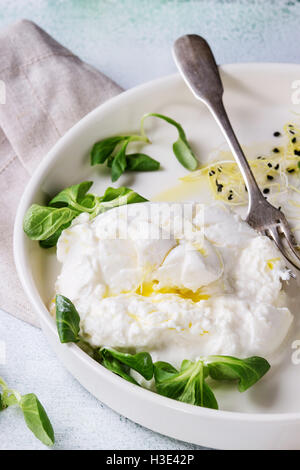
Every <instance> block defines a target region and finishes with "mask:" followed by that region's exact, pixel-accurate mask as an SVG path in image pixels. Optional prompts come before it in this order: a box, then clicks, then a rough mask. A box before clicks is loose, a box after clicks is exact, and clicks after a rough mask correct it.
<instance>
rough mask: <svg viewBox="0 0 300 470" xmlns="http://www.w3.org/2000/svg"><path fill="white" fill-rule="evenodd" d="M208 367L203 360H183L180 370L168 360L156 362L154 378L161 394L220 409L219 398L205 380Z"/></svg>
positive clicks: (192, 403)
mask: <svg viewBox="0 0 300 470" xmlns="http://www.w3.org/2000/svg"><path fill="white" fill-rule="evenodd" d="M207 373H208V371H207V368H206V367H205V366H204V364H203V362H202V361H197V362H191V361H187V360H185V361H183V362H182V364H181V368H180V370H179V371H177V370H176V369H175V367H173V366H171V364H168V363H166V362H155V363H154V378H155V385H156V390H157V392H158V393H159V394H161V395H164V396H165V397H168V398H173V399H174V400H179V401H182V402H185V403H189V404H191V405H197V406H204V407H206V408H213V409H218V403H217V400H216V398H215V396H214V394H213V392H212V390H211V388H210V387H209V386H208V385H207V383H206V382H205V378H206V376H207Z"/></svg>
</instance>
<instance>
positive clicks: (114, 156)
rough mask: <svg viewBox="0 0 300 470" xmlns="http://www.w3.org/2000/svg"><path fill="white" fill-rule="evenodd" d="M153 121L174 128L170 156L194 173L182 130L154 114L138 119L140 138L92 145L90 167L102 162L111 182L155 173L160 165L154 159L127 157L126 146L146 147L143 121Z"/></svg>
mask: <svg viewBox="0 0 300 470" xmlns="http://www.w3.org/2000/svg"><path fill="white" fill-rule="evenodd" d="M151 116H152V117H156V118H159V119H162V120H164V121H166V122H167V123H169V124H171V125H172V126H174V127H176V129H177V131H178V139H177V140H176V142H174V144H173V152H174V155H175V156H176V158H177V159H178V161H179V162H180V163H181V164H182V165H183V166H184V167H185V168H187V169H188V170H191V171H193V170H196V168H197V166H198V161H197V159H196V157H195V155H194V153H193V151H192V149H191V146H190V144H189V142H188V140H187V138H186V134H185V132H184V130H183V127H182V126H181V125H180V124H179V123H178V122H176V121H174V119H172V118H170V117H168V116H164V115H163V114H158V113H148V114H145V115H144V116H143V117H142V119H141V135H123V136H122V135H117V136H114V137H107V138H106V139H103V140H100V141H99V142H96V143H95V144H94V146H93V148H92V150H91V165H92V166H93V165H98V164H103V163H105V162H106V164H107V166H108V168H111V179H112V181H117V180H118V179H119V178H120V176H121V175H122V174H123V173H124V171H157V170H159V168H160V163H159V162H158V161H157V160H155V159H154V158H152V157H150V156H149V155H146V154H144V153H140V152H138V153H127V147H128V144H129V143H130V142H137V141H141V142H145V143H150V140H149V139H148V137H147V136H146V134H145V131H144V121H145V119H146V118H148V117H151Z"/></svg>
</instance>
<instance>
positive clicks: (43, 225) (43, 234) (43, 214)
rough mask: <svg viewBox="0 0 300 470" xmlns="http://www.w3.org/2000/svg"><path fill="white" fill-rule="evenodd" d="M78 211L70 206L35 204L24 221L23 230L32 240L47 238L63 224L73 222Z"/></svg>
mask: <svg viewBox="0 0 300 470" xmlns="http://www.w3.org/2000/svg"><path fill="white" fill-rule="evenodd" d="M77 215H78V212H77V211H75V210H73V209H70V208H69V207H61V208H56V207H48V206H40V205H38V204H33V205H32V206H30V207H29V209H28V211H27V212H26V214H25V217H24V221H23V230H24V232H25V233H26V235H27V236H28V237H29V238H30V239H31V240H46V239H48V238H50V237H52V236H53V235H54V234H55V233H56V232H57V231H58V230H59V229H60V228H61V227H62V226H64V225H66V224H68V223H71V221H72V220H73V219H74V218H75V217H77Z"/></svg>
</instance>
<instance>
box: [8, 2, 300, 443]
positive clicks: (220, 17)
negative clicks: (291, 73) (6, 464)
mask: <svg viewBox="0 0 300 470" xmlns="http://www.w3.org/2000/svg"><path fill="white" fill-rule="evenodd" d="M20 18H27V19H31V20H33V21H35V22H37V23H38V24H39V25H40V26H42V27H43V28H44V29H46V31H48V32H49V33H50V34H51V35H53V36H54V37H55V38H56V39H57V40H58V41H60V42H61V43H63V45H64V46H66V47H68V48H69V49H71V50H72V51H73V52H74V53H76V54H78V55H79V56H80V57H81V58H83V59H84V60H86V61H87V62H89V63H90V64H92V65H94V66H96V67H98V68H99V69H100V70H102V71H103V72H104V73H106V74H107V75H108V76H110V77H112V78H113V79H114V80H115V81H116V82H117V83H119V84H120V85H121V86H123V87H124V88H130V87H133V86H135V85H137V84H139V83H142V82H145V81H148V80H151V79H153V78H156V77H160V76H162V75H165V74H169V73H172V72H174V71H175V67H174V64H173V62H172V58H171V54H170V48H171V46H172V43H173V41H174V40H175V39H176V37H178V36H179V35H181V34H184V33H198V34H201V35H203V36H204V37H206V39H208V40H209V42H210V44H211V45H212V47H213V50H214V52H215V54H216V57H217V61H218V62H219V63H231V62H253V61H254V62H255V61H265V62H268V61H269V62H274V61H275V62H300V49H299V44H300V28H299V24H300V1H299V0H294V1H287V0H264V1H262V0H256V1H255V0H232V1H230V0H215V1H212V0H210V1H202V0H198V1H197V0H68V1H60V0H51V1H50V0H11V1H10V2H7V1H5V0H0V28H3V27H5V26H6V25H9V24H11V23H13V22H14V21H16V20H18V19H20ZM1 340H2V341H5V345H6V364H4V365H0V375H3V376H5V378H6V379H7V381H8V382H9V383H10V384H11V386H14V387H15V388H17V389H19V390H20V391H21V392H22V393H27V392H35V393H36V394H37V395H38V396H39V397H40V399H41V401H42V402H43V404H44V405H45V407H46V408H47V411H48V413H49V415H50V417H51V420H52V423H53V426H54V428H55V431H56V440H57V443H56V446H55V448H57V449H181V450H182V449H195V448H197V447H196V446H193V445H190V444H185V443H182V442H178V441H175V440H173V439H169V438H167V437H163V436H160V435H158V434H156V433H153V432H151V431H149V430H147V429H144V428H142V427H141V426H138V425H136V424H134V423H132V422H130V421H128V420H127V419H126V418H123V417H121V416H119V415H118V414H116V413H114V412H113V411H111V410H110V409H108V408H107V407H106V406H104V405H102V404H101V403H99V402H98V401H97V400H96V399H94V398H93V397H92V396H91V395H90V394H89V393H88V392H86V391H85V390H84V389H83V388H82V387H81V386H80V385H79V384H78V383H77V382H76V381H75V379H73V378H72V377H71V376H70V375H69V374H68V373H67V372H66V371H65V370H64V368H63V367H62V366H61V365H60V363H59V362H58V360H57V359H56V357H55V356H54V354H53V353H52V351H51V350H50V348H49V346H48V344H47V343H46V340H45V339H44V337H43V334H42V333H41V331H39V330H37V329H35V328H33V327H31V326H29V325H26V324H24V323H22V322H20V321H19V320H16V319H14V318H13V317H11V316H10V315H7V314H5V313H4V312H1V310H0V341H1ZM0 421H1V422H0V429H1V433H0V435H1V438H0V449H43V448H45V447H44V446H43V445H42V444H40V443H39V442H38V441H37V440H36V439H35V438H34V437H33V436H32V435H31V433H30V432H29V431H28V430H27V428H26V427H25V425H24V423H23V422H22V417H21V415H20V413H19V412H18V410H15V409H9V410H6V411H5V413H1V415H0Z"/></svg>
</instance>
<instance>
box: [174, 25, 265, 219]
mask: <svg viewBox="0 0 300 470" xmlns="http://www.w3.org/2000/svg"><path fill="white" fill-rule="evenodd" d="M173 54H174V59H175V62H176V65H177V67H178V69H179V71H180V73H181V75H182V76H183V78H184V80H185V82H186V83H187V85H188V86H189V88H190V89H191V91H192V92H193V94H194V95H195V97H196V98H197V99H199V100H201V101H202V102H203V103H204V104H206V106H207V107H208V109H209V110H210V112H211V113H212V115H213V116H214V118H215V120H216V122H217V123H218V125H219V126H220V128H221V130H222V132H223V134H224V136H225V139H226V141H227V143H228V145H229V147H230V149H231V151H232V153H233V156H234V158H235V160H236V162H237V164H238V166H239V169H240V171H241V173H242V176H243V178H244V181H245V184H246V187H247V190H248V194H249V207H248V213H250V210H251V208H252V207H254V206H255V205H256V204H257V203H259V204H261V203H263V202H265V198H264V197H263V195H262V193H261V191H260V189H259V187H258V185H257V183H256V180H255V178H254V175H253V173H252V171H251V168H250V166H249V163H248V161H247V159H246V157H245V155H244V152H243V150H242V148H241V146H240V144H239V141H238V139H237V137H236V135H235V133H234V131H233V128H232V126H231V123H230V121H229V118H228V115H227V113H226V110H225V108H224V104H223V100H222V96H223V85H222V81H221V77H220V74H219V70H218V67H217V64H216V61H215V58H214V56H213V53H212V51H211V48H210V47H209V45H208V43H207V42H206V41H205V39H203V38H202V37H200V36H197V35H196V34H188V35H185V36H182V37H180V38H179V39H177V40H176V42H175V44H174V49H173Z"/></svg>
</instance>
